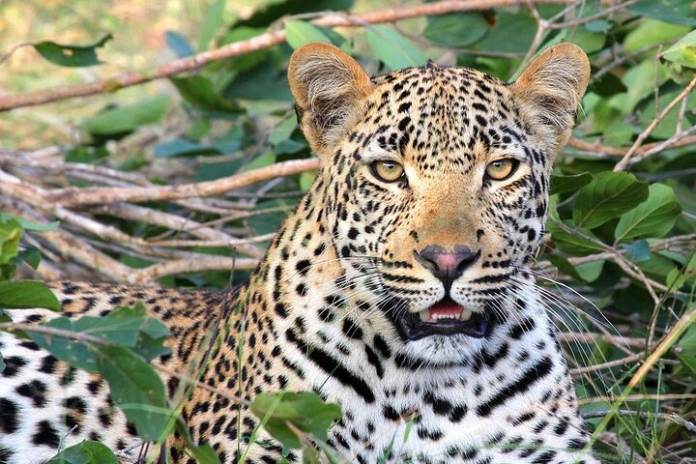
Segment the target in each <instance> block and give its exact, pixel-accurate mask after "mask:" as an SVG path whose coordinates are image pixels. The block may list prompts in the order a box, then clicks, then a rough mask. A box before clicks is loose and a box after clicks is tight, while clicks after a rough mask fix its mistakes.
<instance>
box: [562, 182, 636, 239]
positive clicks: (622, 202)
mask: <svg viewBox="0 0 696 464" xmlns="http://www.w3.org/2000/svg"><path fill="white" fill-rule="evenodd" d="M647 198H648V184H646V183H645V182H642V181H640V180H638V179H636V178H635V177H634V176H633V174H629V173H627V172H610V171H606V172H600V173H599V174H597V175H596V176H595V178H594V180H593V181H592V182H591V183H590V184H588V185H586V186H584V187H582V188H581V189H580V192H579V193H578V197H577V198H576V200H575V205H574V207H573V221H574V222H575V226H576V227H583V228H586V229H594V228H595V227H599V226H601V225H602V224H604V223H606V222H608V221H610V220H612V219H614V218H616V217H619V216H621V215H622V214H623V213H625V212H627V211H630V210H631V209H633V208H634V207H636V206H637V205H638V204H640V203H642V202H643V201H645V200H646V199H647Z"/></svg>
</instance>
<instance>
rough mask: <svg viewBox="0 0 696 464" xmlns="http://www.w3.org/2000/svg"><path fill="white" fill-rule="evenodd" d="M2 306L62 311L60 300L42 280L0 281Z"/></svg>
mask: <svg viewBox="0 0 696 464" xmlns="http://www.w3.org/2000/svg"><path fill="white" fill-rule="evenodd" d="M0 308H4V309H20V308H46V309H51V310H53V311H60V301H58V298H56V296H55V295H54V294H53V292H52V291H51V289H49V288H48V287H47V286H46V285H45V284H43V283H41V282H35V281H31V280H25V281H21V282H0Z"/></svg>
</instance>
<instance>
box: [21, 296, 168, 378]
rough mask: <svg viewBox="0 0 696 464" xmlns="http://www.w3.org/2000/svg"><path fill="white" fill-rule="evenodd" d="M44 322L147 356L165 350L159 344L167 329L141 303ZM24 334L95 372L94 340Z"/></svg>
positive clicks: (149, 356)
mask: <svg viewBox="0 0 696 464" xmlns="http://www.w3.org/2000/svg"><path fill="white" fill-rule="evenodd" d="M44 326H45V327H49V328H55V329H60V330H62V331H67V332H72V333H75V334H76V335H77V334H85V335H90V336H92V337H97V338H100V339H103V340H104V343H105V344H108V343H113V344H117V345H121V346H125V347H128V348H132V349H133V350H135V351H136V352H138V354H140V355H141V356H144V357H146V358H148V359H150V358H151V357H154V356H157V355H159V354H164V353H166V352H168V349H167V348H166V347H164V346H163V343H164V338H165V337H166V336H167V335H168V333H169V332H168V330H167V329H166V327H164V325H163V324H162V323H161V322H159V321H157V320H154V319H151V318H148V317H147V316H146V314H145V310H144V309H142V306H140V307H139V308H138V307H137V306H136V309H132V308H126V307H122V308H117V309H116V310H114V311H112V312H111V313H110V314H109V315H107V316H104V317H91V316H83V317H81V318H79V319H75V320H71V319H68V318H66V317H59V318H56V319H53V320H51V321H49V322H47V323H46V324H44ZM28 334H29V336H30V337H31V339H32V340H34V342H35V343H36V344H37V345H39V346H41V347H42V348H44V349H46V350H48V351H50V352H51V354H53V355H54V356H55V357H56V358H58V359H61V360H63V361H65V362H67V363H69V364H71V365H73V366H75V367H78V368H80V369H83V370H86V371H89V372H97V365H98V353H97V352H96V351H95V344H93V343H91V342H80V341H78V340H76V338H77V336H76V337H61V336H57V335H50V336H48V335H45V334H43V333H40V332H31V331H29V332H28Z"/></svg>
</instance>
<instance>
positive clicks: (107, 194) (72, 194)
mask: <svg viewBox="0 0 696 464" xmlns="http://www.w3.org/2000/svg"><path fill="white" fill-rule="evenodd" d="M316 169H319V160H318V159H315V158H312V159H306V160H293V161H285V162H283V163H276V164H274V165H271V166H268V167H265V168H260V169H255V170H253V171H249V172H245V173H242V174H237V175H234V176H230V177H225V178H222V179H217V180H213V181H208V182H198V183H192V184H182V185H172V186H164V187H159V186H156V187H132V188H117V187H88V188H78V187H69V188H65V189H58V190H50V191H48V192H47V194H46V196H45V197H44V200H45V201H49V202H53V203H55V204H59V205H62V206H77V205H94V204H109V203H115V202H120V201H135V202H137V201H154V200H179V199H183V198H191V197H207V196H211V195H220V194H223V193H225V192H228V191H230V190H236V189H239V188H242V187H247V186H249V185H252V184H255V183H258V182H262V181H265V180H271V179H273V178H275V177H285V176H292V175H295V174H300V173H303V172H306V171H312V170H316ZM2 189H3V187H2V185H0V193H2Z"/></svg>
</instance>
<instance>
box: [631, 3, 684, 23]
mask: <svg viewBox="0 0 696 464" xmlns="http://www.w3.org/2000/svg"><path fill="white" fill-rule="evenodd" d="M628 9H629V11H630V12H631V13H637V14H639V15H642V16H647V17H649V18H653V19H659V20H661V21H665V22H668V23H674V24H684V25H687V26H696V11H694V8H693V1H692V0H640V1H638V2H637V3H635V4H633V5H631V6H630V7H629V8H628Z"/></svg>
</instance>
